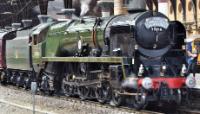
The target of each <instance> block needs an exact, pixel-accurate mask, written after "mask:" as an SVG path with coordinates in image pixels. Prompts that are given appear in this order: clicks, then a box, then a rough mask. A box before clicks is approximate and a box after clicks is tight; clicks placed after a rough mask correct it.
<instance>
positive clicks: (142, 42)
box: [136, 12, 172, 57]
mask: <svg viewBox="0 0 200 114" xmlns="http://www.w3.org/2000/svg"><path fill="white" fill-rule="evenodd" d="M136 30H137V31H136V41H137V43H138V46H139V51H140V52H141V53H142V54H144V55H146V56H150V57H153V56H161V55H163V54H165V53H166V52H167V51H168V50H169V49H170V47H171V44H170V43H171V41H172V39H171V37H170V35H169V34H170V29H169V20H168V19H167V18H166V17H165V16H164V15H163V14H161V13H159V12H154V13H152V12H147V13H146V14H144V15H143V16H141V17H139V19H137V21H136Z"/></svg>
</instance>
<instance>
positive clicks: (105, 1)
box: [98, 0, 114, 17]
mask: <svg viewBox="0 0 200 114" xmlns="http://www.w3.org/2000/svg"><path fill="white" fill-rule="evenodd" d="M98 5H99V6H100V7H101V15H102V17H109V16H110V13H111V9H113V7H114V2H113V0H100V1H98Z"/></svg>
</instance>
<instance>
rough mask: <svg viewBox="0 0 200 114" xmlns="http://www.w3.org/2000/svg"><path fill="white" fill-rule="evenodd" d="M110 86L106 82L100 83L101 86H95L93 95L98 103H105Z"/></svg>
mask: <svg viewBox="0 0 200 114" xmlns="http://www.w3.org/2000/svg"><path fill="white" fill-rule="evenodd" d="M110 90H111V89H110V86H109V85H108V84H106V83H102V84H101V86H99V87H97V88H96V91H95V95H96V98H97V100H98V101H99V102H100V103H105V102H107V101H108V100H109V95H110Z"/></svg>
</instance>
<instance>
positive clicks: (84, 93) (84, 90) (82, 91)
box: [78, 86, 90, 100]
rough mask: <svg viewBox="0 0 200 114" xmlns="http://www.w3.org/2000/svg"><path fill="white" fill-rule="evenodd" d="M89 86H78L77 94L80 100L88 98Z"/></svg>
mask: <svg viewBox="0 0 200 114" xmlns="http://www.w3.org/2000/svg"><path fill="white" fill-rule="evenodd" d="M89 91H90V90H89V88H88V87H86V86H79V87H78V95H79V97H80V99H81V100H85V99H87V98H88V95H89Z"/></svg>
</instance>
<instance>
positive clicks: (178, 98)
mask: <svg viewBox="0 0 200 114" xmlns="http://www.w3.org/2000/svg"><path fill="white" fill-rule="evenodd" d="M174 91H175V95H176V99H175V100H176V101H175V102H176V104H177V105H180V104H181V101H182V97H181V90H180V89H178V90H174Z"/></svg>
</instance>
